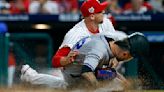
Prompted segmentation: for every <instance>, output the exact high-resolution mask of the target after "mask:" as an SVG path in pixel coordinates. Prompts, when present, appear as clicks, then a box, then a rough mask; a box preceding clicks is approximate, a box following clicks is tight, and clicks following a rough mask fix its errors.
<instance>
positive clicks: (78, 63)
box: [65, 35, 113, 76]
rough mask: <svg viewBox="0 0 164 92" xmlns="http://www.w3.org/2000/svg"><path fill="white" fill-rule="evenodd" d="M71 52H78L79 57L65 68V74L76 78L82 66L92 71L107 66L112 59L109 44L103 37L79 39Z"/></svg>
mask: <svg viewBox="0 0 164 92" xmlns="http://www.w3.org/2000/svg"><path fill="white" fill-rule="evenodd" d="M72 50H75V51H78V52H79V55H78V56H77V57H76V59H75V62H74V63H72V64H70V65H68V66H66V67H65V72H67V74H68V73H69V74H71V75H75V76H78V75H80V73H81V69H82V65H86V66H88V67H89V68H91V69H92V71H94V70H95V69H96V68H102V67H103V65H104V64H108V63H109V61H110V59H111V58H112V57H113V55H112V52H111V49H110V47H109V44H108V42H107V40H106V39H105V37H104V36H103V35H96V36H91V37H85V38H83V39H81V40H80V41H79V42H78V43H77V44H76V45H75V46H74V47H73V49H72Z"/></svg>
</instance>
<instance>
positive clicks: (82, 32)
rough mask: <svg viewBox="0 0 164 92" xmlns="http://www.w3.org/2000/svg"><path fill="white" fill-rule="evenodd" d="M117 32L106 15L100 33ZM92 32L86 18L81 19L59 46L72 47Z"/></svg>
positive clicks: (100, 26)
mask: <svg viewBox="0 0 164 92" xmlns="http://www.w3.org/2000/svg"><path fill="white" fill-rule="evenodd" d="M112 32H115V29H114V27H113V25H112V23H111V21H110V20H109V19H107V18H106V17H104V19H103V23H102V24H100V25H99V33H112ZM92 35H94V34H92V33H91V32H89V31H88V29H87V27H86V25H85V23H84V20H82V21H80V22H79V23H78V24H76V25H75V26H74V27H73V28H72V29H71V30H70V31H68V32H67V34H66V35H65V37H64V40H63V42H62V44H61V46H60V47H59V48H62V47H63V46H69V47H70V48H71V49H72V47H73V46H74V45H75V44H76V43H77V42H78V41H79V40H80V39H82V38H84V37H87V36H92Z"/></svg>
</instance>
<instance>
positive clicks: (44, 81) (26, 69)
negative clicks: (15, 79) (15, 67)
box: [21, 65, 68, 88]
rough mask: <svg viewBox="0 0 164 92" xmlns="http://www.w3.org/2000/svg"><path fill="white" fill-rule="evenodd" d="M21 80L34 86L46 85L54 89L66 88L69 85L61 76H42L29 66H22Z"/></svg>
mask: <svg viewBox="0 0 164 92" xmlns="http://www.w3.org/2000/svg"><path fill="white" fill-rule="evenodd" d="M58 73H59V72H58ZM61 73H62V72H61ZM21 80H22V81H25V82H29V83H31V84H34V85H44V86H47V87H53V88H66V87H67V85H68V84H67V82H66V81H65V80H64V78H62V77H61V76H58V75H48V74H40V73H38V72H36V71H35V70H34V69H32V68H31V67H30V66H29V65H23V66H22V69H21Z"/></svg>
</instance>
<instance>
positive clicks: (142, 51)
mask: <svg viewBox="0 0 164 92" xmlns="http://www.w3.org/2000/svg"><path fill="white" fill-rule="evenodd" d="M128 40H129V44H130V53H131V54H132V56H134V57H138V56H139V57H147V56H148V55H149V42H148V40H147V38H146V37H145V36H144V35H143V34H142V33H140V32H135V33H132V34H131V35H129V36H128Z"/></svg>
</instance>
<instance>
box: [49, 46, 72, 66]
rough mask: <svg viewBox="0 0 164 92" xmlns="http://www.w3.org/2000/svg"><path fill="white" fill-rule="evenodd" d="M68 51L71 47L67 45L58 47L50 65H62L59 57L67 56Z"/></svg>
mask: <svg viewBox="0 0 164 92" xmlns="http://www.w3.org/2000/svg"><path fill="white" fill-rule="evenodd" d="M70 51H71V49H70V48H69V47H63V48H61V49H59V50H58V51H57V52H56V54H55V55H54V56H53V58H52V66H53V67H54V68H56V67H62V65H61V64H60V59H61V58H62V57H65V56H67V55H68V53H69V52H70Z"/></svg>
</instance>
